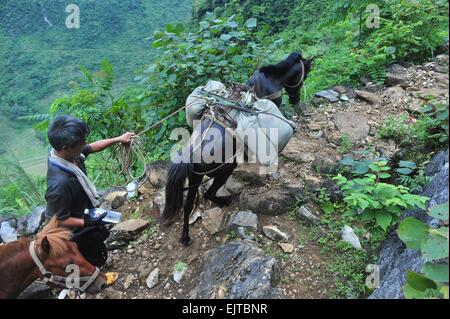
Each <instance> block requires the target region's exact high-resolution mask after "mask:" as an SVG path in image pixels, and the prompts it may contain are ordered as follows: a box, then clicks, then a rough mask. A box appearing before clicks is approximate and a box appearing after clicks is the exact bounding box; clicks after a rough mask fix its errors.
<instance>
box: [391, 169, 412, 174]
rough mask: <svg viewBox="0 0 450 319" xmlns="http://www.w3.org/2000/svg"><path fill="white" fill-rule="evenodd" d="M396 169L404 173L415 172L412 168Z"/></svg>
mask: <svg viewBox="0 0 450 319" xmlns="http://www.w3.org/2000/svg"><path fill="white" fill-rule="evenodd" d="M395 171H396V172H397V173H399V174H402V175H409V174H411V173H412V172H413V171H412V169H410V168H397V169H396V170H395Z"/></svg>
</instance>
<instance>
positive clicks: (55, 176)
mask: <svg viewBox="0 0 450 319" xmlns="http://www.w3.org/2000/svg"><path fill="white" fill-rule="evenodd" d="M81 153H82V154H83V155H84V156H85V157H87V156H88V155H89V154H90V153H92V148H91V146H90V145H86V146H85V147H84V148H83V150H82V152H81ZM75 162H76V164H77V165H78V166H79V167H80V168H81V170H82V171H83V172H84V173H85V174H86V167H85V166H84V160H83V159H82V158H81V156H80V157H78V158H76V159H75ZM45 200H46V201H47V209H46V212H45V214H46V216H47V218H51V217H53V216H56V218H57V219H58V220H65V219H67V218H69V217H75V218H83V214H84V210H85V209H86V208H88V209H90V208H93V206H92V203H91V201H90V200H89V197H88V196H87V195H86V193H85V192H84V190H83V187H82V186H81V184H80V183H79V182H78V179H77V177H76V176H75V175H74V174H71V173H69V172H65V171H64V170H62V169H61V168H59V167H56V166H54V165H52V164H51V163H50V162H49V163H48V171H47V192H46V193H45Z"/></svg>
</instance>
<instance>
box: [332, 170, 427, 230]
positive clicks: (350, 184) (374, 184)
mask: <svg viewBox="0 0 450 319" xmlns="http://www.w3.org/2000/svg"><path fill="white" fill-rule="evenodd" d="M368 167H369V172H368V173H366V174H364V176H363V177H361V178H354V179H350V180H349V179H347V178H346V177H344V176H343V175H342V174H338V175H337V176H336V177H334V178H333V180H335V181H336V182H337V184H338V185H339V187H340V189H341V190H342V192H343V193H344V202H345V203H346V204H347V207H348V211H347V212H346V213H345V214H346V215H349V216H354V217H356V218H358V219H359V220H361V221H363V222H366V223H370V224H375V225H376V226H379V227H380V228H381V229H382V230H383V231H385V232H386V231H387V229H388V228H389V227H390V226H391V225H392V224H396V223H397V222H398V220H399V217H400V214H401V212H402V211H403V210H404V209H413V208H416V207H418V208H422V209H424V208H425V202H426V201H427V200H428V198H427V197H424V196H418V195H412V194H410V192H409V190H408V189H407V188H406V187H404V186H401V185H399V186H396V185H392V184H387V183H385V182H382V180H386V179H389V178H391V174H390V173H388V171H390V170H391V168H390V167H389V166H387V162H386V161H380V162H374V163H371V164H369V165H368Z"/></svg>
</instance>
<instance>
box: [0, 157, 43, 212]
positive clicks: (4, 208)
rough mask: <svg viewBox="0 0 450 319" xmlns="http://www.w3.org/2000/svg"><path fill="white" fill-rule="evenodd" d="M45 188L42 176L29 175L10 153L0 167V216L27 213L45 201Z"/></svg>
mask: <svg viewBox="0 0 450 319" xmlns="http://www.w3.org/2000/svg"><path fill="white" fill-rule="evenodd" d="M45 188H46V183H45V179H44V178H42V177H33V176H30V175H29V174H28V173H26V172H25V171H24V169H23V167H22V166H21V165H20V163H19V162H18V160H17V158H15V157H14V155H12V154H10V156H9V158H8V159H3V165H2V167H1V169H0V216H24V215H28V214H29V213H30V211H31V210H32V209H33V208H34V207H37V206H39V205H42V204H43V203H44V202H45V200H44V194H45Z"/></svg>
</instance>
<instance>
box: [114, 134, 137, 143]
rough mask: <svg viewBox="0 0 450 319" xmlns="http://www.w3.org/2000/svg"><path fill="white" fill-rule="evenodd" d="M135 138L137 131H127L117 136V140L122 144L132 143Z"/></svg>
mask: <svg viewBox="0 0 450 319" xmlns="http://www.w3.org/2000/svg"><path fill="white" fill-rule="evenodd" d="M134 138H136V134H135V133H133V132H127V133H125V134H123V135H121V136H119V137H117V141H118V142H119V143H122V144H130V143H131V142H132V141H133V139H134Z"/></svg>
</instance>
